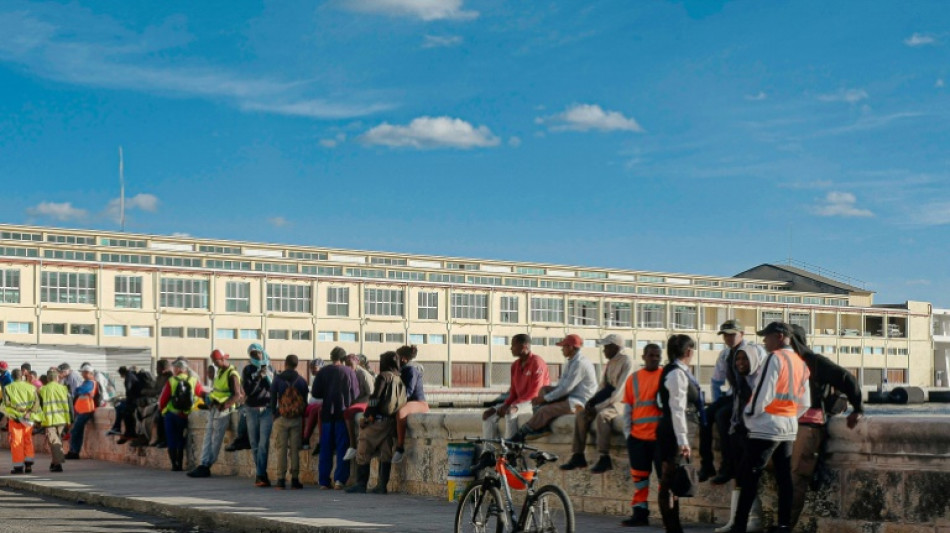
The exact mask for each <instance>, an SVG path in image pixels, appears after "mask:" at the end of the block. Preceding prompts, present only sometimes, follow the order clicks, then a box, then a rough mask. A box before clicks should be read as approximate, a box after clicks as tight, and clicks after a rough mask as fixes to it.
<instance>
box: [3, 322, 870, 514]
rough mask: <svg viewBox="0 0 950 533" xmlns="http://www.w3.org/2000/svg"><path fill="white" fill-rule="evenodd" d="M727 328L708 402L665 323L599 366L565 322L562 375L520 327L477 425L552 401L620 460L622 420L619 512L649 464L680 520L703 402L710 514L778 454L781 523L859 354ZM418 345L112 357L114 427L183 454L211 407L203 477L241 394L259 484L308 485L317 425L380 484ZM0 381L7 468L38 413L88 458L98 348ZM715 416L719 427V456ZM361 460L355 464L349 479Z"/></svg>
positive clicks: (579, 455)
mask: <svg viewBox="0 0 950 533" xmlns="http://www.w3.org/2000/svg"><path fill="white" fill-rule="evenodd" d="M719 334H720V335H721V336H722V339H723V346H724V348H723V350H722V352H721V353H720V354H719V357H718V358H717V360H716V366H715V371H714V373H713V376H712V380H711V390H712V393H713V401H712V403H711V404H709V405H707V404H706V401H705V398H704V396H703V393H702V389H701V387H700V384H699V382H698V381H697V380H696V378H695V377H694V375H693V373H692V371H691V369H690V365H691V363H692V362H693V357H694V355H695V353H696V343H695V341H694V340H693V339H692V338H690V337H689V336H687V335H673V336H671V337H670V338H669V339H668V340H667V342H666V352H667V363H666V365H665V366H661V360H662V352H663V347H661V346H660V345H658V344H647V345H646V346H645V347H644V348H643V353H642V355H641V359H642V365H641V367H640V368H639V369H636V368H635V364H634V361H633V358H632V357H631V356H629V355H628V354H626V353H625V351H624V344H625V343H624V340H623V339H622V338H621V337H620V336H619V335H615V334H612V335H608V336H607V337H605V338H603V339H600V340H599V341H598V342H597V344H598V345H599V346H601V347H602V349H603V353H604V357H605V358H606V360H607V364H606V365H604V368H603V371H602V375H601V377H600V379H599V381H598V377H597V371H596V370H595V367H594V364H593V363H592V362H591V360H590V359H589V358H587V357H586V356H585V355H583V354H582V353H581V349H582V348H583V346H584V341H583V339H582V338H581V337H580V336H578V335H576V334H570V335H567V336H565V337H564V339H563V340H561V341H560V342H558V343H557V346H559V347H560V348H561V353H562V355H563V356H564V358H565V364H564V365H563V366H562V372H561V375H560V377H559V379H558V380H557V383H556V385H554V386H552V385H551V379H550V374H549V370H548V367H547V364H546V363H545V361H544V360H543V359H542V358H541V357H540V356H538V355H536V354H534V353H533V352H532V351H531V338H530V337H529V336H528V335H526V334H519V335H515V336H514V337H512V340H511V346H510V349H511V354H512V356H513V357H514V358H515V360H514V362H513V363H512V365H511V380H510V388H509V390H508V392H507V394H506V395H505V397H504V398H503V399H501V400H499V402H498V403H497V405H494V406H493V407H490V408H488V409H487V410H486V411H485V412H484V413H483V415H482V420H483V436H484V437H485V438H497V437H499V436H502V435H503V436H504V437H505V438H509V439H511V440H514V441H521V442H523V441H525V440H531V439H537V438H541V437H543V436H545V435H548V434H550V432H551V429H550V428H551V422H552V421H553V420H554V419H556V418H558V417H560V416H564V415H569V414H573V415H574V425H575V429H574V434H573V443H572V454H571V456H570V458H569V460H568V461H567V462H566V463H564V464H562V465H561V466H560V468H561V469H562V470H576V469H584V468H588V462H587V456H586V453H585V450H586V447H587V442H588V437H589V433H590V432H591V431H593V432H594V433H595V435H596V438H595V442H596V452H597V455H598V458H597V461H596V462H595V463H594V464H593V465H592V466H590V467H589V472H590V473H591V474H602V473H604V472H606V471H608V470H611V469H613V468H614V465H613V462H612V460H611V458H610V438H611V434H612V432H613V431H614V430H615V429H622V431H623V435H624V436H625V437H626V444H627V451H628V458H629V467H630V473H631V477H632V478H633V485H634V492H633V497H632V501H631V516H630V517H629V518H627V519H626V520H624V521H623V525H625V526H633V527H636V526H646V525H648V524H649V514H650V513H649V504H648V501H649V486H650V476H651V474H652V473H655V475H656V476H657V477H658V478H659V495H658V502H657V503H658V508H659V511H660V514H661V516H662V519H663V524H664V527H665V528H666V530H667V531H669V532H679V531H682V526H681V525H680V521H679V505H678V498H677V497H676V496H675V495H673V494H672V492H671V486H672V483H673V478H674V474H675V472H676V471H677V469H678V468H679V466H680V465H681V464H682V462H684V461H688V460H690V459H691V458H692V457H693V455H694V454H693V451H692V448H691V441H690V439H689V437H688V424H687V420H688V419H689V418H690V417H694V416H695V417H696V418H697V419H698V423H699V440H700V442H699V455H700V464H701V468H700V471H699V481H700V482H705V481H709V482H710V483H711V484H713V485H716V486H726V485H727V484H728V483H730V482H734V485H733V488H732V492H731V506H730V519H729V521H728V523H727V524H725V525H724V526H722V527H720V528H718V529H716V531H717V532H718V533H745V532H747V531H758V530H760V529H761V526H762V524H761V514H760V505H759V500H758V489H759V481H760V479H761V476H762V473H763V471H764V469H765V467H766V465H767V464H768V463H769V461H771V462H772V464H773V465H774V473H775V478H776V482H777V487H778V512H777V524H776V525H775V526H774V527H773V528H772V530H773V531H778V532H782V531H791V529H792V528H793V527H794V526H795V524H796V522H797V521H798V518H799V515H800V513H801V510H802V507H803V505H804V500H805V494H806V492H807V490H808V486H809V484H810V482H811V480H812V477H813V475H814V473H815V470H816V467H817V465H818V464H819V462H820V461H821V458H822V450H823V444H824V440H825V439H826V437H827V433H826V430H825V427H826V424H827V420H828V418H829V417H830V416H832V415H833V414H836V413H840V412H843V411H844V410H845V409H846V408H847V404H850V405H851V407H852V411H851V413H850V415H849V416H848V418H847V426H848V427H849V428H854V427H855V426H856V424H857V423H858V420H859V418H860V417H861V416H862V403H861V389H860V387H859V386H858V383H857V380H856V379H855V378H854V376H853V375H852V374H851V373H850V372H848V371H847V370H845V369H844V368H842V367H840V366H838V365H837V364H835V363H834V362H832V361H831V360H829V359H828V358H826V357H824V356H822V355H820V354H816V353H814V352H813V351H812V350H811V349H809V347H808V344H807V338H806V335H805V331H804V330H803V329H802V328H800V327H798V326H795V325H788V324H785V323H782V322H773V323H770V324H768V325H767V326H766V327H765V328H764V329H762V330H761V331H759V332H758V335H760V336H762V337H763V341H762V344H755V343H751V342H748V341H747V340H746V339H745V338H744V328H743V326H742V324H741V323H739V321H737V320H727V321H726V322H724V323H723V324H722V326H721V327H720V329H719ZM417 354H418V352H417V349H416V347H415V346H402V347H400V348H399V349H398V350H396V351H395V352H386V353H384V354H382V355H381V357H380V363H379V369H378V370H379V373H378V374H376V373H374V372H373V371H372V370H371V369H370V367H369V363H368V361H367V359H366V357H364V356H362V355H355V354H348V353H346V351H345V350H343V349H342V348H340V347H336V348H334V349H333V350H332V351H331V352H330V361H329V363H328V364H323V361H322V360H319V359H316V360H313V361H311V362H310V371H311V374H312V376H313V377H312V381H311V383H310V384H309V385H308V384H307V382H306V380H305V379H304V377H303V376H301V375H300V374H299V373H298V372H297V367H298V365H299V360H298V358H297V356H296V355H288V356H287V357H286V358H285V359H284V362H283V369H282V371H281V372H279V373H278V372H275V370H274V368H273V366H272V365H271V361H270V357H269V356H268V354H267V352H266V351H265V350H264V348H263V347H262V346H261V345H260V344H257V343H254V344H251V345H250V346H249V347H248V358H249V364H248V365H246V366H245V367H244V368H243V370H242V371H240V372H239V371H238V370H237V369H236V368H235V366H234V365H233V364H232V362H231V360H230V356H229V355H228V354H227V353H224V352H222V351H220V350H214V351H213V352H212V353H211V361H212V364H213V366H212V367H211V368H212V370H213V374H212V375H210V376H209V379H208V381H206V382H205V383H202V382H201V381H200V380H199V379H198V376H197V374H196V373H195V372H194V371H193V370H192V369H191V368H190V367H189V364H188V362H187V361H186V360H185V359H183V358H179V359H177V360H175V361H171V362H170V361H167V360H160V361H158V363H157V366H156V370H157V376H156V377H155V378H153V377H152V376H151V374H150V373H149V372H148V371H146V370H137V369H135V368H134V367H133V368H128V369H127V368H125V367H123V368H120V369H119V375H120V376H121V377H122V378H123V381H124V383H123V384H124V386H125V396H124V398H123V399H121V400H120V401H117V402H116V419H115V424H114V425H113V427H112V428H111V429H110V430H109V432H108V433H109V434H111V435H116V436H118V437H119V440H118V441H117V442H118V443H119V444H124V443H126V442H128V443H129V444H130V445H132V446H146V445H151V446H156V447H164V448H167V450H168V457H169V461H170V464H171V469H172V470H173V471H182V470H183V469H184V466H183V462H184V452H185V448H186V432H187V429H188V416H189V414H190V413H191V412H192V411H193V410H195V409H204V410H206V411H207V419H208V425H207V431H206V432H205V434H204V440H203V442H202V444H201V452H200V462H199V464H198V465H197V466H195V468H194V469H192V470H191V471H190V472H188V474H187V475H188V476H190V477H192V478H203V477H209V476H210V475H211V467H212V466H213V465H214V463H215V462H216V461H217V458H218V454H219V451H220V449H221V447H222V445H223V440H224V436H225V433H226V431H227V429H228V427H229V426H230V421H231V414H232V413H234V412H235V411H237V410H239V411H240V424H239V428H238V436H237V438H236V439H235V441H234V442H232V443H231V445H230V446H228V447H227V448H226V450H228V451H233V450H237V449H242V448H247V449H250V450H251V454H252V456H253V458H254V465H255V470H256V477H255V481H254V484H255V486H257V487H262V488H264V487H271V486H276V488H278V489H284V488H287V474H288V473H289V476H290V488H291V489H300V488H302V484H301V483H300V480H299V472H300V452H301V450H306V449H310V448H311V439H312V437H313V435H314V434H315V433H316V434H318V437H317V442H316V443H314V445H313V446H312V448H313V454H314V455H319V466H318V484H319V486H320V488H321V489H326V490H332V489H336V490H340V489H344V488H345V489H346V490H347V492H351V493H362V492H367V491H368V490H371V491H372V492H375V493H382V494H385V493H386V492H387V484H388V482H389V478H390V473H391V470H392V464H393V463H399V462H401V461H402V460H403V458H404V457H405V448H404V446H405V436H406V427H407V419H408V416H409V415H410V414H413V413H425V412H428V410H429V406H428V404H427V403H426V400H425V392H424V386H423V367H422V365H420V364H419V363H417V362H416V361H415V359H416V356H417ZM0 386H2V387H3V402H2V407H0V412H2V414H3V415H4V416H5V417H6V419H7V421H8V422H7V426H6V427H7V431H9V434H10V439H9V440H10V447H11V453H12V456H13V470H12V473H13V474H21V473H29V472H31V471H32V468H33V465H34V462H35V452H34V448H33V443H32V435H33V433H35V432H37V431H40V430H42V431H45V433H46V438H47V441H48V442H49V446H50V451H51V454H52V460H51V464H50V471H52V472H61V471H62V468H63V466H62V465H63V462H64V460H67V459H78V458H79V454H80V452H81V450H82V444H83V436H84V431H85V426H86V424H87V423H88V422H89V420H90V419H91V418H92V416H93V413H94V411H95V409H96V407H97V406H100V405H103V404H104V402H106V401H107V398H108V396H109V395H110V394H112V393H113V392H114V390H113V388H112V386H111V383H109V382H108V380H107V379H104V376H103V375H102V374H101V373H99V372H97V371H96V370H95V369H94V368H93V367H92V366H91V365H90V364H89V363H84V364H82V365H81V366H80V368H79V372H78V373H77V372H74V371H73V370H72V369H71V368H70V366H69V364H66V363H64V364H62V365H60V366H59V367H57V368H50V369H49V371H48V372H47V373H46V375H43V376H39V377H37V376H36V375H35V374H34V373H33V370H32V369H31V368H30V365H29V364H24V365H22V366H21V367H20V368H18V369H13V370H9V368H8V365H7V363H6V362H3V361H0ZM519 420H523V423H519ZM618 422H619V423H618ZM123 425H124V430H123ZM714 434H718V435H719V439H718V440H719V452H720V454H719V455H720V457H721V460H720V466H719V468H718V469H717V468H716V466H715V461H714V455H713V447H714V446H713V441H714V438H713V436H714ZM272 438H273V441H274V442H273V444H272V443H271V439H272ZM67 440H68V442H69V448H68V452H66V453H64V449H63V447H64V444H63V443H64V441H67ZM272 452H273V453H276V454H277V479H276V480H275V481H274V482H273V484H272V482H271V480H270V479H269V477H268V472H267V463H268V458H269V456H270V454H271V453H272ZM373 457H378V459H379V473H378V483H377V485H376V486H375V487H374V488H373V489H369V488H368V487H367V485H368V482H369V478H370V462H371V459H372V458H373ZM288 462H289V465H288ZM351 463H352V464H353V466H355V470H356V477H355V482H354V483H353V484H351V485H349V486H348V487H347V486H346V483H347V482H348V480H349V479H350V469H351ZM288 470H289V472H288Z"/></svg>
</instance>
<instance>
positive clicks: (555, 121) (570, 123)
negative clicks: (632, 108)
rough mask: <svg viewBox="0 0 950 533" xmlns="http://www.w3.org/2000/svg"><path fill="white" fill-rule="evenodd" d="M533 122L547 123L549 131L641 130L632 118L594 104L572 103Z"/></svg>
mask: <svg viewBox="0 0 950 533" xmlns="http://www.w3.org/2000/svg"><path fill="white" fill-rule="evenodd" d="M535 123H537V124H547V125H548V129H549V130H551V131H590V130H598V131H636V132H642V131H643V128H642V127H640V124H638V123H637V121H636V120H634V119H633V118H629V117H625V116H623V114H622V113H620V112H619V111H606V110H604V109H603V108H601V107H600V106H599V105H596V104H574V105H572V106H570V107H568V108H567V109H565V110H564V111H563V112H561V113H558V114H556V115H551V116H549V117H539V118H537V119H535Z"/></svg>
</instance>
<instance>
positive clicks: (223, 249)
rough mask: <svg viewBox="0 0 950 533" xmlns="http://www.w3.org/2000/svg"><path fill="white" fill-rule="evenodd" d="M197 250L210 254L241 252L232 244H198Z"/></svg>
mask: <svg viewBox="0 0 950 533" xmlns="http://www.w3.org/2000/svg"><path fill="white" fill-rule="evenodd" d="M198 251H201V252H206V253H210V254H238V255H240V254H241V249H240V248H236V247H232V246H206V245H203V244H202V245H200V246H198Z"/></svg>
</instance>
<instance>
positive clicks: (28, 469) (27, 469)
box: [23, 462, 33, 474]
mask: <svg viewBox="0 0 950 533" xmlns="http://www.w3.org/2000/svg"><path fill="white" fill-rule="evenodd" d="M24 464H25V466H24V468H23V471H24V472H26V473H27V474H32V473H33V463H31V462H26V463H24Z"/></svg>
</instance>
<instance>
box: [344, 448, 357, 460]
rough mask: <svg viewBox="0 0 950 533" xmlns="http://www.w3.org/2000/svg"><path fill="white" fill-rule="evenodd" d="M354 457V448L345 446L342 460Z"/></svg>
mask: <svg viewBox="0 0 950 533" xmlns="http://www.w3.org/2000/svg"><path fill="white" fill-rule="evenodd" d="M354 457H356V448H347V449H346V454H344V455H343V460H344V461H349V460H351V459H353V458H354Z"/></svg>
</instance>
